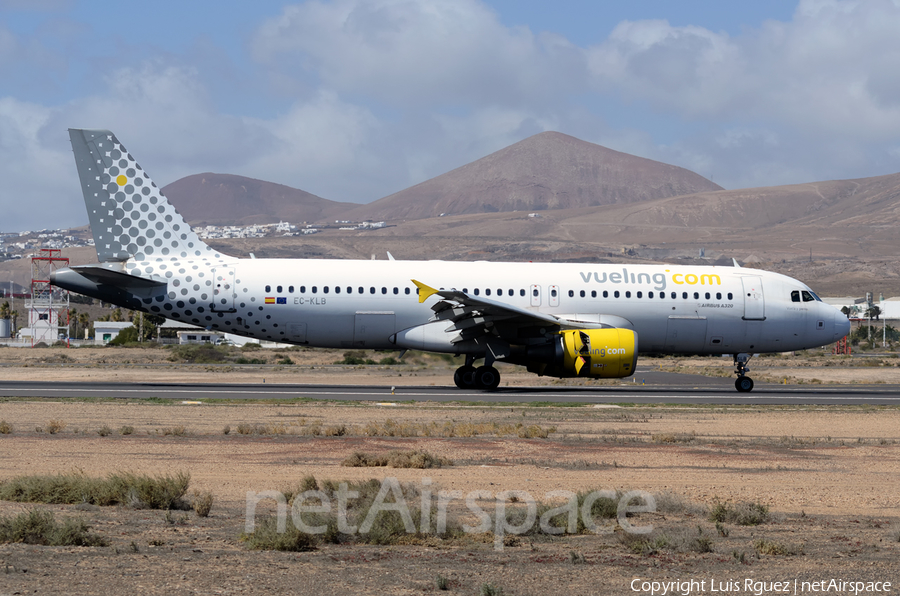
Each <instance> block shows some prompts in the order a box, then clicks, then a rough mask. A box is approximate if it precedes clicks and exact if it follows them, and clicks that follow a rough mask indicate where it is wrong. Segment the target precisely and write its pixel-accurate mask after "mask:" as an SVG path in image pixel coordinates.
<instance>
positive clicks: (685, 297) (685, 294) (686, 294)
mask: <svg viewBox="0 0 900 596" xmlns="http://www.w3.org/2000/svg"><path fill="white" fill-rule="evenodd" d="M687 297H688V293H687V292H682V293H681V298H682V299H683V300H687Z"/></svg>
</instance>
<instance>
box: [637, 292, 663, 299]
mask: <svg viewBox="0 0 900 596" xmlns="http://www.w3.org/2000/svg"><path fill="white" fill-rule="evenodd" d="M638 294H640V292H638ZM638 298H640V296H638ZM647 298H653V292H647ZM663 298H665V296H663Z"/></svg>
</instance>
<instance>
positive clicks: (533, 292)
mask: <svg viewBox="0 0 900 596" xmlns="http://www.w3.org/2000/svg"><path fill="white" fill-rule="evenodd" d="M531 295H532V296H534V297H537V295H538V291H537V288H535V289H534V290H532V292H531Z"/></svg>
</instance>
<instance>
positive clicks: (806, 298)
mask: <svg viewBox="0 0 900 596" xmlns="http://www.w3.org/2000/svg"><path fill="white" fill-rule="evenodd" d="M815 301H816V299H815V298H813V297H812V294H810V293H809V292H807V291H806V290H803V302H815Z"/></svg>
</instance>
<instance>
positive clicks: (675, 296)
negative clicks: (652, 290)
mask: <svg viewBox="0 0 900 596" xmlns="http://www.w3.org/2000/svg"><path fill="white" fill-rule="evenodd" d="M684 297H685V298H687V294H685V295H684ZM676 298H678V294H676V293H675V292H672V300H675V299H676Z"/></svg>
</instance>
